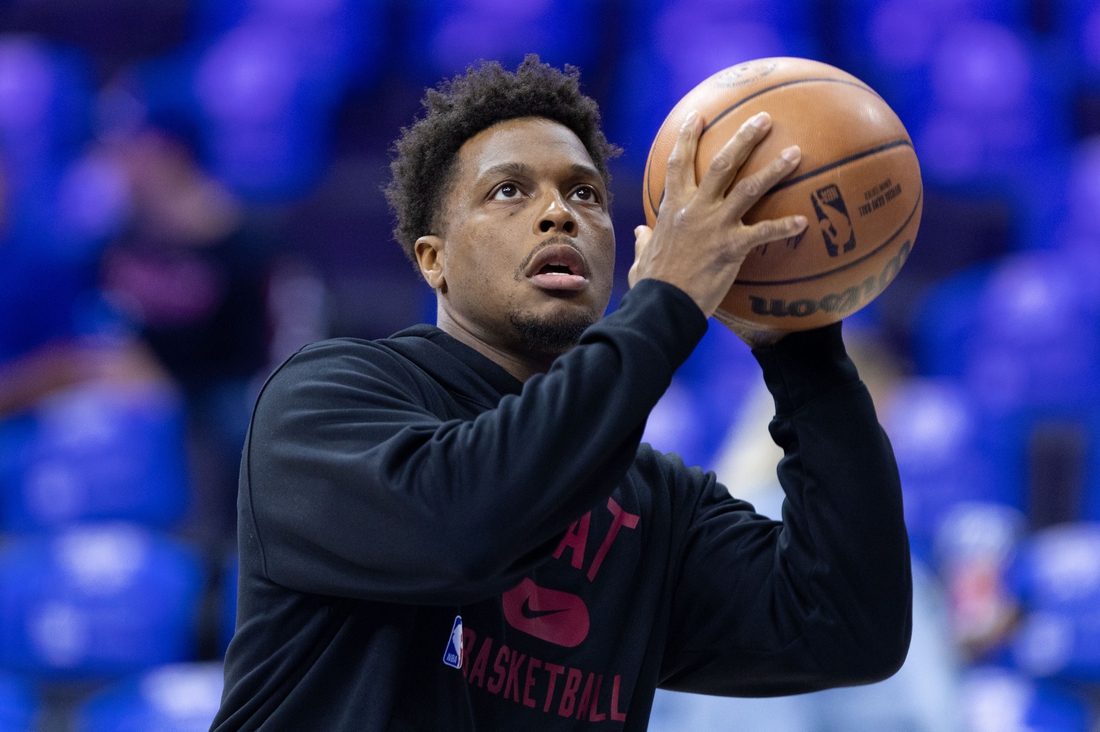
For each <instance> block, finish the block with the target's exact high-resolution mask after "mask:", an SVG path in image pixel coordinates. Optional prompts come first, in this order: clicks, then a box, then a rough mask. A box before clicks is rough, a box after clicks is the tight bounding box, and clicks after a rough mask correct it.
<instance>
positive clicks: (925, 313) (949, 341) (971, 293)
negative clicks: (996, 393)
mask: <svg viewBox="0 0 1100 732" xmlns="http://www.w3.org/2000/svg"><path fill="white" fill-rule="evenodd" d="M991 271H992V265H989V264H980V265H975V266H972V267H968V268H966V269H964V270H962V271H961V272H956V273H955V274H953V275H951V276H949V277H946V278H944V279H942V280H940V281H939V282H937V283H935V284H934V285H933V286H932V287H930V288H929V289H928V290H927V291H926V292H924V294H922V295H921V296H920V298H919V299H918V300H917V302H916V303H915V306H914V313H915V315H914V317H913V346H912V350H913V359H914V361H915V363H916V370H917V373H918V374H919V375H921V376H929V377H944V376H947V377H952V378H962V376H963V374H964V373H965V372H966V363H967V357H968V355H969V351H970V348H971V344H972V343H973V341H974V338H975V336H976V333H977V330H978V327H979V317H978V308H977V303H978V302H979V301H980V300H981V293H982V291H983V290H984V289H985V283H986V281H987V280H988V279H989V275H990V273H991Z"/></svg>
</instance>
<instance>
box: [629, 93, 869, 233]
mask: <svg viewBox="0 0 1100 732" xmlns="http://www.w3.org/2000/svg"><path fill="white" fill-rule="evenodd" d="M813 81H829V82H833V83H835V84H846V85H848V86H854V87H856V88H857V89H862V90H863V91H865V92H869V93H871V94H874V95H875V96H876V97H878V98H879V99H882V97H881V96H879V94H878V92H876V91H875V90H874V89H872V88H871V87H869V86H867V85H866V84H862V83H859V84H857V83H856V82H854V81H846V80H844V79H832V78H829V77H825V76H822V77H817V76H815V77H813V78H812V79H791V80H790V81H784V82H783V83H781V84H775V85H773V86H769V87H767V88H766V89H761V90H760V91H758V92H753V93H752V94H750V95H748V96H747V97H745V98H743V99H741V100H740V101H738V102H737V103H736V104H733V105H731V106H729V107H726V108H725V109H724V110H722V111H721V112H720V113H719V114H718V116H717V117H715V118H714V119H713V120H711V122H710V124H708V125H707V126H706V127H704V128H703V132H702V133H701V134H700V135H699V139H700V140H701V139H703V135H705V134H707V130H709V129H710V128H711V127H713V126H714V125H715V124H716V123H717V122H718V120H720V119H722V118H723V117H725V116H726V115H727V114H729V113H730V112H732V111H733V110H735V109H737V108H738V107H740V106H741V105H742V104H744V103H745V102H747V101H749V100H750V99H755V98H756V97H758V96H760V95H761V94H765V93H767V92H770V91H773V90H775V89H782V88H783V87H785V86H794V85H795V84H805V83H808V82H813ZM665 180H666V181H667V180H668V169H667V167H666V169H665ZM772 190H773V191H775V190H777V189H776V188H773V189H772ZM645 195H646V199H647V200H648V201H649V208H650V210H651V211H653V216H654V217H656V216H657V214H658V213H659V212H660V203H659V202H658V204H657V205H656V206H654V205H653V191H652V190H650V188H649V175H648V172H647V175H646V179H645ZM664 198H665V192H664V189H661V201H663V200H664Z"/></svg>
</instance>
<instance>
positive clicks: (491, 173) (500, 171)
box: [478, 162, 535, 178]
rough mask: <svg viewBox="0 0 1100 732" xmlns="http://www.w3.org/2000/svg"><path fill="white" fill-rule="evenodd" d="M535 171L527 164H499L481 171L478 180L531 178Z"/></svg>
mask: <svg viewBox="0 0 1100 732" xmlns="http://www.w3.org/2000/svg"><path fill="white" fill-rule="evenodd" d="M534 175H535V169H534V168H532V167H531V166H530V165H528V164H527V163H517V162H509V163H500V164H498V165H494V166H492V167H489V168H486V169H485V170H483V171H481V175H479V176H478V178H532V177H534Z"/></svg>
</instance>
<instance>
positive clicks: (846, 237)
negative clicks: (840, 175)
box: [810, 183, 856, 257]
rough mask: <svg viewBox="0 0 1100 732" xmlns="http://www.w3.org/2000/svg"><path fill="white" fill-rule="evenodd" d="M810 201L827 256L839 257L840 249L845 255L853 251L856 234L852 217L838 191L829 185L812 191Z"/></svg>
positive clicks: (834, 186)
mask: <svg viewBox="0 0 1100 732" xmlns="http://www.w3.org/2000/svg"><path fill="white" fill-rule="evenodd" d="M810 201H811V202H812V203H813V205H814V211H815V212H816V213H817V223H818V224H819V225H820V226H821V237H822V238H823V239H824V240H825V249H826V251H828V252H829V256H830V257H835V256H837V255H839V254H840V248H841V247H843V248H844V251H845V253H847V252H850V251H852V250H853V249H855V248H856V232H855V231H854V230H853V229H852V217H850V216H849V215H848V208H847V207H846V206H845V205H844V196H842V195H840V189H839V188H837V187H836V185H835V184H833V183H830V184H829V185H827V186H825V187H824V188H819V189H817V190H816V191H814V193H813V195H812V196H810Z"/></svg>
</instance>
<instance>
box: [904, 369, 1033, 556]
mask: <svg viewBox="0 0 1100 732" xmlns="http://www.w3.org/2000/svg"><path fill="white" fill-rule="evenodd" d="M882 421H883V425H884V427H885V429H886V433H887V434H888V435H889V436H890V440H891V442H892V443H893V446H894V454H895V455H896V456H897V461H898V470H899V471H900V473H901V483H902V492H903V496H904V499H905V521H906V525H907V526H908V528H909V533H910V541H911V543H912V547H913V551H914V553H915V554H916V555H917V556H918V557H920V558H922V559H923V560H925V561H929V562H930V561H931V560H932V556H931V552H932V545H933V542H934V537H935V534H936V531H937V530H938V528H939V526H940V524H941V522H942V521H943V519H944V517H945V515H946V514H947V513H948V512H949V511H951V509H952V508H953V507H954V506H955V505H956V504H958V503H961V502H965V501H992V502H996V503H999V504H1004V505H1008V506H1014V507H1022V497H1021V496H1020V495H1018V494H1017V493H1015V492H1011V491H1010V490H1006V488H1008V487H1009V486H1011V485H1012V484H1011V483H1007V484H1006V481H1005V480H1003V478H1002V477H1001V476H999V475H997V474H996V473H995V472H994V469H995V465H994V464H993V461H992V460H990V459H989V456H988V455H987V453H986V451H985V450H984V445H983V437H982V431H981V419H980V414H979V412H978V410H977V408H976V406H975V405H974V403H973V401H972V400H971V399H970V397H969V395H968V394H967V393H966V391H965V390H964V389H963V388H962V386H961V385H960V384H958V383H957V382H956V381H954V380H951V379H916V380H912V381H909V382H906V383H903V384H902V385H901V386H899V387H898V388H897V390H896V391H895V393H894V395H893V397H892V398H891V400H890V403H889V408H888V409H887V410H886V411H885V412H884V413H883V415H882Z"/></svg>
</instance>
